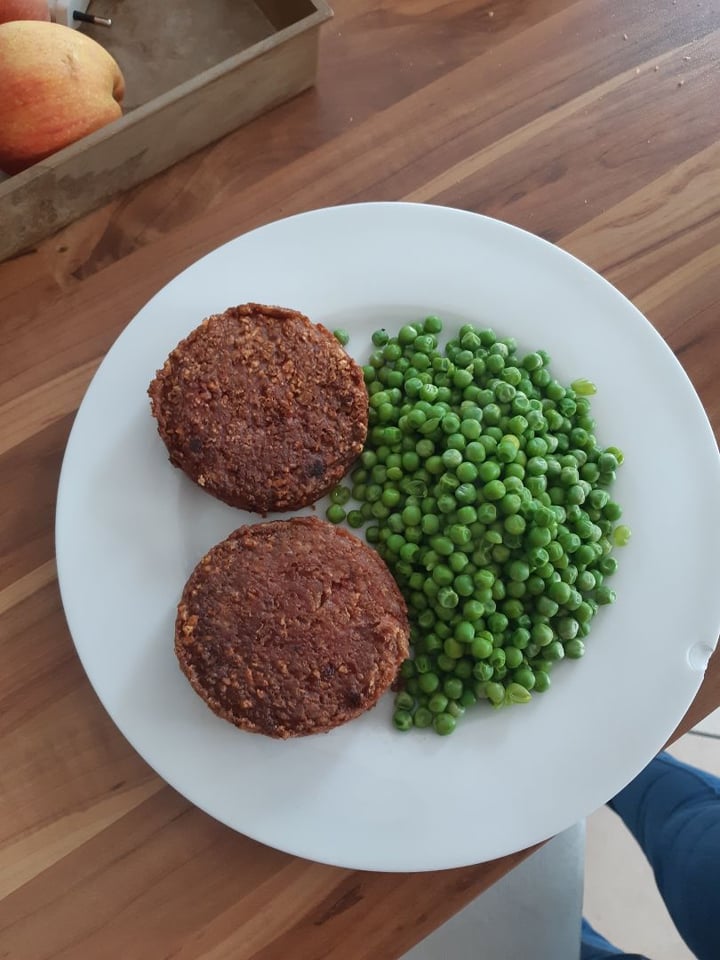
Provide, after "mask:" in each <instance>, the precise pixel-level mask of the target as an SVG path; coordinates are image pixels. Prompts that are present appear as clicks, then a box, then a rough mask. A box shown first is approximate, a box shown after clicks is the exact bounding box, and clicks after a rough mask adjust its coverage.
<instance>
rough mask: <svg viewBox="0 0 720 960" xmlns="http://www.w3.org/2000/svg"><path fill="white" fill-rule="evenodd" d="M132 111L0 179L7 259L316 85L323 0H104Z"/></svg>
mask: <svg viewBox="0 0 720 960" xmlns="http://www.w3.org/2000/svg"><path fill="white" fill-rule="evenodd" d="M90 12H93V13H96V14H98V15H102V16H111V17H112V18H113V26H112V28H111V29H110V30H103V28H100V27H92V28H88V29H87V31H86V32H87V33H88V34H90V35H91V36H93V37H94V38H95V39H97V40H98V41H99V42H100V43H102V45H103V46H104V47H105V48H106V49H107V50H109V51H110V52H111V53H112V54H113V56H114V57H115V59H116V60H117V61H118V63H119V64H120V67H121V69H122V71H123V74H124V75H125V81H126V85H127V92H126V97H125V101H124V107H125V110H126V112H125V114H124V115H123V116H122V117H121V118H120V119H119V120H116V121H114V122H113V123H111V124H109V125H108V126H106V127H103V128H102V129H101V130H97V131H96V132H95V133H92V134H90V135H89V136H87V137H84V138H83V139H82V140H79V141H78V142H77V143H74V144H71V145H70V146H69V147H66V148H65V149H64V150H60V151H58V152H57V153H55V154H53V155H52V156H50V157H48V158H47V159H46V160H43V161H41V162H40V163H36V164H35V165H34V166H32V167H30V168H29V169H27V170H24V171H23V172H22V173H19V174H16V175H15V176H14V177H10V178H8V179H6V180H4V181H3V182H0V260H4V259H6V258H7V257H9V256H12V255H13V254H15V253H19V252H20V251H22V250H25V249H27V248H28V247H30V246H32V244H34V243H37V242H38V241H39V240H41V239H43V238H44V237H47V236H49V235H50V234H52V233H54V232H55V231H56V230H59V229H60V228H61V227H63V226H65V225H66V224H68V223H70V222H71V221H72V220H75V219H76V218H77V217H79V216H81V215H82V214H84V213H87V212H88V211H89V210H92V209H93V208H94V207H97V206H99V205H100V204H102V203H103V202H105V201H106V200H108V199H109V198H110V197H112V196H113V195H114V194H116V193H118V192H119V191H121V190H125V189H127V188H128V187H131V186H134V185H135V184H137V183H140V182H141V181H143V180H146V179H147V178H148V177H151V176H152V175H153V174H155V173H158V172H159V171H160V170H164V169H165V168H166V167H169V166H172V164H173V163H176V162H177V161H178V160H181V159H182V158H183V157H186V156H188V155H189V154H191V153H193V152H194V151H195V150H199V149H200V148H201V147H204V146H205V145H206V144H208V143H211V142H212V141H214V140H217V139H219V138H220V137H222V136H224V135H225V134H227V133H229V132H230V131H231V130H234V129H236V128H237V127H239V126H240V125H241V124H243V123H247V121H249V120H251V119H253V117H256V116H258V115H259V114H261V113H264V112H265V111H267V110H269V109H270V108H271V107H274V106H277V105H278V104H280V103H282V102H283V101H285V100H288V99H290V97H293V96H295V95H296V94H298V93H300V92H301V91H302V90H306V89H307V88H308V87H311V86H312V85H313V83H314V82H315V77H316V73H317V52H318V39H319V31H320V25H321V24H322V23H323V22H324V21H325V20H327V19H328V18H329V17H331V16H332V11H331V10H330V8H329V6H328V5H327V4H326V2H325V0H168V2H166V3H160V2H157V0H152V2H148V0H98V2H96V3H94V4H92V5H91V6H90Z"/></svg>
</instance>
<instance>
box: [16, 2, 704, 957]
mask: <svg viewBox="0 0 720 960" xmlns="http://www.w3.org/2000/svg"><path fill="white" fill-rule="evenodd" d="M321 54H322V59H321V68H320V76H319V82H318V86H317V89H316V90H314V91H312V92H310V93H308V94H306V95H303V96H302V97H300V98H299V99H297V100H295V101H294V102H292V103H289V104H287V105H285V106H283V107H282V108H280V109H278V110H276V111H275V112H273V113H272V114H270V115H268V116H266V117H264V118H262V119H260V120H258V121H256V122H255V123H253V124H251V125H250V126H248V127H246V128H245V129H242V130H239V131H238V132H237V133H235V134H234V135H232V136H230V137H228V138H227V139H225V140H223V141H222V142H220V143H218V144H216V145H215V146H214V147H211V148H209V149H207V150H204V151H203V152H201V153H199V154H197V155H196V156H193V157H191V158H190V159H189V160H187V161H185V162H184V163H181V164H179V165H178V166H177V167H175V168H174V169H172V170H170V171H168V172H167V173H165V174H163V175H162V176H159V177H157V178H156V179H154V180H152V181H150V182H148V183H147V184H145V185H143V186H141V187H139V188H137V189H135V190H133V191H132V192H131V193H129V194H127V195H125V196H123V197H121V198H119V199H117V200H116V201H114V202H113V203H111V204H109V205H108V206H107V207H105V208H104V209H102V210H99V211H97V212H96V213H94V214H92V215H91V216H88V217H86V218H85V219H83V220H82V221H80V222H78V223H76V224H75V225H73V226H72V227H70V228H69V229H67V230H65V231H63V232H62V233H61V234H59V235H58V236H56V237H54V238H52V239H50V240H48V241H47V242H45V243H43V244H42V245H41V246H40V247H39V248H38V249H37V250H34V251H32V252H30V253H28V254H27V255H26V256H21V257H18V258H16V259H15V260H13V261H12V262H8V263H5V264H4V265H0V364H1V366H0V369H1V370H2V379H1V380H0V491H1V496H0V650H1V654H2V669H1V670H0V730H1V731H2V753H1V755H0V760H1V762H0V891H1V893H2V897H3V899H2V900H1V901H0V957H2V958H12V960H40V958H53V960H95V958H109V960H110V958H111V960H115V958H117V960H145V958H147V960H160V958H170V957H172V958H173V960H200V958H202V960H221V958H232V960H249V958H252V960H320V958H323V960H331V958H342V960H364V958H367V960H370V958H372V960H391V958H395V957H397V956H399V955H400V954H401V953H402V952H403V951H404V950H406V949H407V948H408V947H410V946H411V945H412V944H413V943H415V942H417V941H418V940H419V939H420V938H422V937H423V936H424V935H426V934H427V933H428V932H430V931H431V930H432V929H434V928H435V927H436V926H437V925H438V924H440V923H441V922H442V921H444V920H445V919H447V918H448V917H449V916H450V915H451V914H453V913H454V912H455V911H457V910H458V909H459V908H461V907H462V906H463V905H464V904H465V903H467V902H468V901H469V900H470V899H471V898H473V897H475V896H476V895H477V894H478V893H479V892H480V891H482V890H483V889H484V888H486V887H487V886H489V885H490V884H492V883H493V882H494V881H495V880H497V879H498V878H499V877H500V876H501V875H502V874H503V873H505V872H506V871H507V870H508V869H509V868H510V867H511V866H513V864H515V863H517V862H518V861H519V859H521V856H522V855H520V856H516V857H511V858H508V859H506V860H503V861H501V862H496V863H492V864H485V865H481V866H477V867H472V868H468V869H463V870H458V871H450V872H445V873H438V874H433V875H417V876H398V875H379V874H378V875H374V874H360V873H352V872H349V871H347V870H339V869H332V868H330V867H325V866H319V865H316V864H313V863H308V862H304V861H300V860H296V859H293V858H291V857H288V856H285V855H284V854H282V853H278V852H276V851H274V850H270V849H268V848H265V847H262V846H259V845H258V844H256V843H253V842H252V841H250V840H248V839H246V838H244V837H242V836H239V835H237V834H234V833H232V832H231V831H230V830H228V829H226V828H225V827H223V826H221V825H220V824H218V823H216V822H215V821H213V820H211V819H210V818H209V817H207V816H205V815H204V814H202V813H200V812H199V811H198V810H196V809H194V808H192V807H191V806H190V805H189V804H188V803H187V802H186V801H185V800H183V798H182V797H180V796H179V795H178V794H177V793H175V792H174V791H173V790H172V789H170V788H169V787H167V786H166V785H165V784H164V783H163V782H162V781H161V780H159V779H158V777H157V776H155V774H154V773H153V772H152V770H150V769H149V768H148V767H147V766H146V765H145V764H144V762H143V761H142V760H140V758H139V757H138V756H137V755H136V754H135V753H134V751H133V750H132V749H131V748H130V747H129V746H128V744H127V743H126V742H125V740H124V739H123V738H122V737H121V735H120V734H119V733H118V732H117V730H116V729H115V728H114V726H113V724H112V722H111V721H110V719H109V718H108V716H107V715H106V714H105V712H104V710H103V708H102V707H101V705H100V704H99V703H98V701H97V699H96V697H95V695H94V694H93V692H92V690H91V688H90V685H89V684H88V682H87V680H86V678H85V676H84V674H83V671H82V669H81V667H80V664H79V662H78V660H77V657H76V656H75V653H74V649H73V645H72V642H71V640H70V637H69V635H68V632H67V628H66V626H65V621H64V618H63V613H62V609H61V605H60V599H59V595H58V589H57V584H56V579H55V566H54V561H53V515H54V502H55V492H56V486H57V481H58V474H59V470H60V463H61V458H62V454H63V449H64V446H65V442H66V440H67V436H68V432H69V430H70V426H71V424H72V420H73V415H74V413H75V410H76V408H77V406H78V404H79V402H80V400H81V398H82V395H83V392H84V390H85V388H86V386H87V384H88V381H89V379H90V377H91V376H92V373H93V371H94V370H95V368H96V367H97V365H98V363H99V362H100V360H101V358H102V356H103V355H104V353H105V352H106V351H107V349H108V348H109V347H110V345H111V344H112V342H113V340H114V339H115V337H116V336H117V335H118V333H119V332H120V330H121V329H122V328H123V327H124V326H125V325H126V324H127V323H128V321H129V320H130V319H131V318H132V316H133V315H134V313H135V312H136V311H137V310H138V309H139V308H140V307H141V306H142V305H143V303H144V302H145V301H146V300H147V298H148V297H150V296H151V295H152V294H153V293H155V291H156V290H158V289H159V288H160V287H161V286H162V285H163V284H164V283H165V282H166V281H167V280H169V279H170V278H171V277H172V276H174V275H175V274H176V273H177V272H178V271H180V270H182V269H183V268H184V267H186V266H187V265H188V264H190V263H192V262H193V261H194V260H195V259H196V258H197V257H199V256H201V255H202V254H204V253H206V252H207V251H208V250H211V249H212V248H213V247H215V246H216V245H218V244H220V243H222V242H224V241H225V240H228V239H229V238H231V237H234V236H235V235H237V234H238V233H241V232H243V231H246V230H248V229H250V228H251V227H254V226H257V225H259V224H261V223H264V222H266V221H268V220H273V219H276V218H279V217H282V216H286V215H288V214H292V213H296V212H298V211H301V210H306V209H309V208H312V207H318V206H324V205H327V204H335V203H341V202H347V201H358V200H371V199H384V200H399V199H405V200H416V201H427V202H432V203H442V204H448V205H452V206H458V207H463V208H466V209H470V210H476V211H482V212H483V213H486V214H490V215H491V216H495V217H500V218H502V219H504V220H508V221H510V222H511V223H514V224H517V225H519V226H522V227H526V228H527V229H529V230H531V231H533V232H535V233H537V234H540V235H541V236H543V237H546V238H547V239H549V240H552V241H554V242H556V243H558V244H560V245H561V246H562V247H564V248H565V249H567V250H570V251H571V252H572V253H574V254H576V255H578V256H579V257H581V258H582V259H584V260H585V261H587V262H588V263H589V264H591V265H592V266H593V267H594V268H595V269H596V270H598V271H600V272H601V273H602V274H603V275H604V276H605V277H607V278H608V279H609V280H611V281H612V282H613V283H615V284H616V285H617V286H618V287H619V288H620V289H621V290H622V291H623V292H624V293H625V294H627V296H629V297H630V298H632V300H633V301H634V302H635V303H636V304H637V306H638V307H639V308H640V309H641V310H642V311H644V312H645V314H646V315H647V316H648V317H649V318H650V320H651V321H652V322H653V323H654V325H655V326H656V327H657V329H658V330H659V331H660V332H661V333H662V334H663V336H664V337H665V338H666V339H667V340H668V342H669V343H670V344H671V346H672V348H673V349H674V350H675V352H676V353H677V355H678V357H679V358H680V360H681V362H682V363H683V365H684V366H685V368H686V370H687V371H688V373H689V374H690V376H691V378H692V380H693V382H694V384H695V387H696V388H697V390H698V392H699V394H700V396H701V398H702V400H703V402H704V404H705V406H706V408H707V410H708V413H709V416H710V419H711V420H712V422H713V424H714V425H715V427H717V426H718V425H720V382H719V381H718V378H717V371H718V368H719V367H720V325H719V324H718V311H719V310H720V269H718V264H719V263H720V138H719V137H718V126H719V122H720V107H719V104H720V70H719V69H718V59H719V58H720V8H719V7H718V5H717V3H716V2H715V0H699V2H696V0H657V2H654V3H651V4H650V3H648V2H647V0H624V2H623V3H607V2H606V0H574V2H573V0H533V2H532V3H528V2H521V0H490V2H486V3H474V2H469V0H449V2H446V3H441V2H440V0H396V2H394V3H393V2H390V0H387V2H384V0H339V2H338V9H337V15H336V18H335V20H334V21H332V22H331V23H330V24H329V25H328V26H327V28H326V29H325V32H324V37H323V42H322V51H321ZM0 227H1V225H0ZM719 704H720V659H719V658H718V657H716V658H715V659H714V661H713V662H712V663H711V665H710V668H709V670H708V673H707V676H706V679H705V682H704V684H703V687H702V689H701V691H700V693H699V695H698V697H697V699H696V701H695V703H694V704H693V706H692V708H691V710H690V711H689V713H688V715H687V717H686V718H685V720H684V722H683V724H682V725H681V728H680V731H678V732H682V731H683V730H686V729H687V728H688V727H690V726H691V725H693V724H694V723H695V722H697V721H698V720H699V719H700V718H701V717H703V716H704V715H706V714H707V713H709V712H710V711H711V710H712V709H713V708H715V707H717V706H718V705H719Z"/></svg>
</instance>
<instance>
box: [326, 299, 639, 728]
mask: <svg viewBox="0 0 720 960" xmlns="http://www.w3.org/2000/svg"><path fill="white" fill-rule="evenodd" d="M441 330H442V322H441V320H440V319H439V318H438V317H435V316H430V317H427V318H426V319H425V320H424V321H423V322H418V323H411V324H407V325H405V326H403V327H402V328H401V329H400V330H399V331H398V333H397V336H394V337H392V336H390V335H389V334H388V333H387V331H385V330H378V331H376V332H375V333H374V334H373V338H372V339H373V344H374V346H375V349H374V351H373V353H372V355H371V356H370V360H369V363H368V364H367V365H366V366H365V367H364V368H363V372H364V377H365V383H366V387H367V391H368V397H369V427H368V438H367V442H366V445H365V448H364V450H363V453H362V454H361V456H360V459H359V462H358V463H357V465H356V466H355V468H354V469H353V471H352V473H351V475H350V476H351V480H352V486H351V487H347V486H339V487H337V488H336V489H335V490H334V491H333V492H332V494H331V498H330V499H331V503H330V506H329V507H328V508H327V512H326V516H327V518H328V520H330V521H331V522H333V523H340V522H343V521H346V522H347V523H348V524H349V526H350V527H353V528H356V529H359V528H361V527H364V528H365V537H366V539H367V541H368V543H370V544H372V545H373V546H374V547H375V549H377V551H378V552H379V553H380V555H381V556H382V557H383V559H384V560H385V562H386V563H387V565H388V567H389V568H390V570H391V571H392V573H393V575H394V577H395V579H396V580H397V582H398V584H399V586H400V588H401V590H402V592H403V594H404V596H405V599H406V601H407V605H408V612H409V617H410V624H411V644H412V652H411V657H410V658H409V659H408V660H406V661H405V662H404V663H403V664H402V667H401V670H400V677H399V681H398V688H399V692H398V693H397V694H396V697H395V710H394V714H393V722H394V724H395V726H396V727H397V728H398V729H399V730H409V729H411V728H412V727H419V728H425V727H432V728H433V729H434V730H435V731H436V732H437V733H438V734H441V735H447V734H449V733H452V731H453V730H454V729H455V726H456V723H457V720H458V719H459V718H460V717H461V716H462V714H463V713H464V712H465V710H466V709H467V708H468V707H471V706H472V705H473V704H475V703H476V702H477V701H480V700H482V701H485V702H489V703H490V704H491V705H492V706H494V707H500V706H503V705H505V704H511V703H526V702H527V701H529V700H530V699H531V691H532V692H537V693H543V692H545V691H546V690H547V689H548V688H549V687H550V677H551V672H552V669H553V667H554V666H555V664H556V663H558V661H560V660H563V659H565V658H568V659H573V660H577V659H579V658H580V657H582V656H583V654H584V652H585V640H586V638H587V636H588V634H589V632H590V624H591V621H592V619H593V617H594V616H595V613H596V612H597V610H598V608H599V607H600V606H601V605H603V604H609V603H613V601H614V600H615V593H614V592H613V590H612V589H611V588H610V587H609V586H608V584H607V583H606V580H607V578H609V577H610V576H612V574H614V573H615V571H616V569H617V560H616V558H615V557H614V556H613V555H612V553H611V551H612V547H613V545H616V546H621V545H623V544H624V543H626V542H627V541H628V539H629V536H630V531H629V529H628V528H627V527H626V526H624V525H618V521H619V520H620V517H621V512H622V511H621V508H620V506H619V505H618V504H617V503H616V502H615V501H614V500H612V499H611V497H610V493H609V490H610V488H611V487H612V484H613V482H614V480H615V475H616V470H617V468H618V466H619V465H620V464H621V463H622V461H623V455H622V453H621V451H620V450H618V449H617V448H614V447H608V448H606V449H603V448H601V447H600V446H598V443H597V441H596V438H595V435H594V429H595V422H594V420H593V419H592V416H591V409H590V400H589V397H590V396H591V395H592V394H593V393H595V387H594V385H593V384H592V383H590V382H589V381H587V380H577V381H575V382H574V383H573V384H572V386H571V387H564V386H562V385H561V384H560V383H559V382H558V381H557V380H556V379H554V378H553V376H552V374H551V372H550V369H549V363H550V357H549V356H548V354H547V353H546V352H545V351H543V350H537V351H535V352H533V353H528V354H526V355H525V356H521V355H519V354H518V351H517V345H516V342H515V341H514V340H513V339H511V338H509V337H504V338H499V337H498V336H497V335H496V334H495V333H494V332H493V331H492V330H489V329H480V328H477V327H475V326H473V325H471V324H465V325H464V326H462V327H461V328H460V330H459V331H458V334H457V336H456V337H455V338H454V339H451V340H450V341H449V342H448V343H447V344H446V346H445V348H444V351H443V350H441V349H440V348H439V346H438V335H439V334H440V332H441ZM353 500H354V501H355V505H354V506H353V505H352V504H351V501H353Z"/></svg>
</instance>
